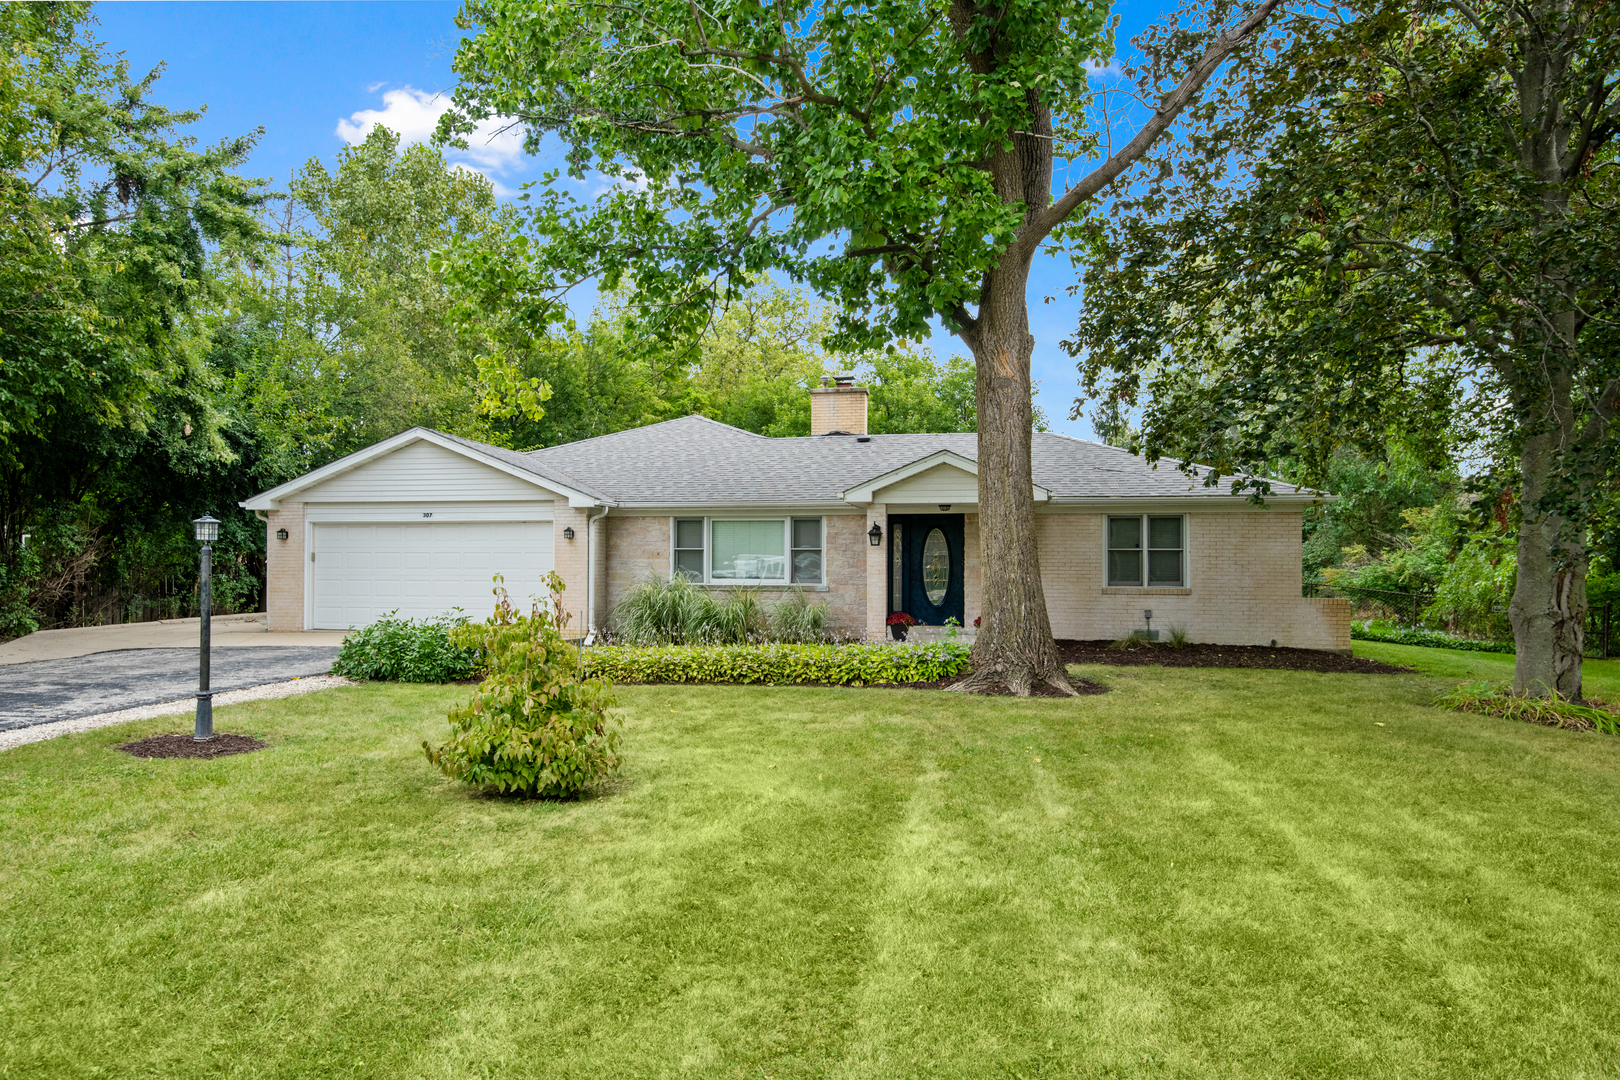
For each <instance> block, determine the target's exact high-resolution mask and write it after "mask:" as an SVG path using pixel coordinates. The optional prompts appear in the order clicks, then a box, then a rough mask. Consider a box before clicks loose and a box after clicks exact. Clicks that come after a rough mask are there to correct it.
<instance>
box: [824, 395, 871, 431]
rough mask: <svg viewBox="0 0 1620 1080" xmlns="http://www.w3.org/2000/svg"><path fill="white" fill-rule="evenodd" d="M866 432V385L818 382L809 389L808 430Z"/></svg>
mask: <svg viewBox="0 0 1620 1080" xmlns="http://www.w3.org/2000/svg"><path fill="white" fill-rule="evenodd" d="M829 431H850V432H854V433H855V434H856V435H865V434H866V387H864V386H818V387H814V388H812V389H811V391H810V434H812V435H825V434H827V432H829Z"/></svg>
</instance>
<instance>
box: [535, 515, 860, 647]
mask: <svg viewBox="0 0 1620 1080" xmlns="http://www.w3.org/2000/svg"><path fill="white" fill-rule="evenodd" d="M560 520H561V519H559V521H560ZM606 526H607V532H606V535H607V538H608V540H607V544H606V545H605V556H606V565H605V567H604V572H603V576H604V579H605V587H604V593H603V596H604V597H605V602H604V601H603V600H601V599H599V600H598V602H597V608H596V622H597V626H598V627H605V626H606V625H607V624H608V621H609V619H610V617H611V615H610V613H611V612H612V610H613V608H614V606H615V605H617V604H618V603H620V602H621V601H622V600H623V599H624V598H625V596H626V595H628V594H629V592H630V590H631V589H632V588H634V587H635V586H636V584H637V583H638V582H641V581H645V580H646V579H647V576H648V575H649V574H651V575H654V576H656V577H658V578H660V579H667V578H668V577H669V574H670V562H669V553H670V546H669V545H670V536H669V530H670V519H669V518H667V517H662V516H660V517H613V516H609V517H608V518H607V521H606ZM558 528H559V529H560V528H561V526H560V525H559V526H558ZM823 528H824V529H825V534H824V537H823V540H822V543H823V545H824V547H823V560H824V562H823V566H822V570H823V573H824V575H825V580H826V584H827V587H826V588H825V589H815V588H813V587H807V591H808V592H809V597H810V600H811V601H812V602H814V601H818V600H825V601H826V602H827V607H828V613H827V615H828V622H829V624H830V625H831V626H833V627H835V628H837V629H839V630H842V631H845V632H848V633H856V634H858V633H860V632H861V631H862V629H863V627H864V626H865V624H866V616H867V611H866V595H867V592H866V590H867V582H866V571H867V568H866V555H865V550H866V548H867V547H868V546H869V545H868V544H867V542H866V528H867V525H866V518H864V517H862V516H860V515H859V514H829V515H827V516H826V517H825V519H824V522H823ZM709 587H710V588H711V589H714V590H716V591H724V590H725V589H728V588H730V586H719V585H714V586H709ZM790 591H792V586H775V585H769V586H765V587H763V588H761V589H760V590H759V592H760V598H761V600H762V601H763V602H764V603H765V604H766V605H767V606H769V605H771V604H774V603H776V602H777V601H778V600H779V599H781V597H782V596H784V595H786V594H787V593H788V592H790Z"/></svg>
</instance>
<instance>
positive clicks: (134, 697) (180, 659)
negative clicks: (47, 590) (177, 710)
mask: <svg viewBox="0 0 1620 1080" xmlns="http://www.w3.org/2000/svg"><path fill="white" fill-rule="evenodd" d="M337 654H338V650H337V646H335V645H302V646H280V645H274V646H263V647H257V648H230V649H215V650H214V651H213V657H212V660H213V663H212V669H213V670H212V672H211V677H210V680H209V681H210V682H211V683H212V685H213V689H215V690H236V689H240V688H242V687H246V686H258V685H260V684H261V683H274V682H283V681H285V680H287V679H294V678H301V677H303V676H306V675H324V674H326V673H327V672H328V671H330V670H331V668H332V661H333V660H335V659H337ZM196 692H197V650H196V649H120V650H118V651H116V652H102V653H91V654H90V655H89V656H75V657H73V658H72V659H69V660H40V661H37V662H35V663H32V664H9V665H6V666H5V667H0V731H8V730H11V729H13V728H25V727H33V726H34V725H35V724H47V723H50V722H52V721H55V720H75V719H78V718H79V717H81V716H92V715H95V714H97V713H106V712H113V711H115V710H118V709H132V708H135V707H137V706H140V705H154V704H157V703H158V702H161V701H174V700H176V699H178V698H184V697H187V696H189V695H191V694H195V693H196Z"/></svg>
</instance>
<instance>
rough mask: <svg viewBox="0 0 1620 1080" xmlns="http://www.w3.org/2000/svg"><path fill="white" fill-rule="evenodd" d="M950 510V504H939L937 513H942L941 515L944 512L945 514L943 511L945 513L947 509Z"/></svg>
mask: <svg viewBox="0 0 1620 1080" xmlns="http://www.w3.org/2000/svg"><path fill="white" fill-rule="evenodd" d="M950 508H951V504H950V503H940V504H939V512H940V513H942V514H943V513H944V512H945V511H947V510H949V509H950Z"/></svg>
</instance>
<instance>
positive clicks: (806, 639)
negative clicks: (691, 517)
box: [608, 574, 832, 645]
mask: <svg viewBox="0 0 1620 1080" xmlns="http://www.w3.org/2000/svg"><path fill="white" fill-rule="evenodd" d="M608 637H609V638H610V639H611V640H615V641H622V642H626V643H628V644H632V645H703V644H721V645H741V644H744V643H746V642H765V641H787V642H799V643H811V642H826V641H829V640H830V639H831V637H832V634H831V633H830V632H829V631H828V630H827V604H826V602H825V601H821V602H817V603H811V602H810V600H809V599H808V598H807V597H806V596H805V595H804V590H803V589H795V590H793V592H792V593H791V594H790V595H789V596H788V597H787V598H786V599H784V600H783V601H782V602H781V603H779V604H777V605H776V606H775V607H774V608H769V609H767V608H766V607H765V605H764V603H763V602H762V601H761V600H760V597H759V593H758V591H757V590H754V589H737V590H734V591H732V592H730V593H727V594H724V595H723V596H722V597H718V598H717V597H716V596H714V595H712V594H710V593H709V592H707V591H705V590H704V589H703V588H701V587H700V586H698V585H694V584H693V583H692V582H691V580H690V579H688V578H687V577H686V576H685V575H682V574H676V575H675V576H674V577H672V578H669V579H668V580H665V579H664V578H660V577H657V576H656V575H654V576H651V577H648V578H647V579H646V580H644V581H641V582H639V583H637V584H636V585H635V587H634V588H632V589H631V590H630V592H629V593H628V594H627V595H626V596H625V598H624V599H623V600H621V601H620V602H619V604H618V606H617V607H615V608H614V609H613V615H612V618H611V627H610V633H609V635H608Z"/></svg>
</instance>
